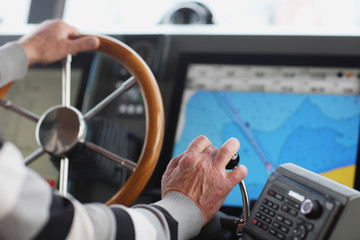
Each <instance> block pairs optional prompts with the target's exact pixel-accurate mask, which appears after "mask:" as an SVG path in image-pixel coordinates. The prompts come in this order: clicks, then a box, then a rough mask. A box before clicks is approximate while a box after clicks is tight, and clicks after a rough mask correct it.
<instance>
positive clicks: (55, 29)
mask: <svg viewBox="0 0 360 240" xmlns="http://www.w3.org/2000/svg"><path fill="white" fill-rule="evenodd" d="M78 34H80V32H79V30H77V29H76V28H74V27H72V26H70V25H68V24H66V23H65V22H63V21H62V20H60V19H56V20H46V21H44V22H42V23H41V24H40V25H39V26H38V27H37V29H36V30H35V31H34V32H32V33H30V34H28V35H25V36H23V37H22V38H20V39H19V40H18V43H19V44H21V45H22V46H23V48H24V49H25V52H26V56H27V58H28V63H29V65H30V66H31V65H33V64H35V63H42V64H48V63H52V62H55V61H58V60H61V59H63V58H65V56H67V55H68V54H71V55H76V54H77V53H78V52H82V51H90V50H94V49H96V48H98V47H99V45H100V40H99V39H98V38H96V37H90V36H89V37H81V38H76V39H73V37H74V36H76V35H78Z"/></svg>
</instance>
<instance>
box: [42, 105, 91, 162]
mask: <svg viewBox="0 0 360 240" xmlns="http://www.w3.org/2000/svg"><path fill="white" fill-rule="evenodd" d="M84 138H85V122H84V120H83V116H82V114H81V113H80V112H79V111H78V110H77V109H76V108H74V107H71V106H70V107H63V106H55V107H52V108H50V109H49V110H47V111H46V112H45V113H44V114H43V115H42V116H41V118H40V120H39V122H38V124H37V126H36V140H37V142H38V144H39V145H40V146H41V147H42V148H43V149H44V151H46V152H48V153H49V154H51V155H54V156H61V157H64V156H66V153H68V152H69V151H70V150H71V149H72V148H73V147H75V146H76V145H77V144H78V143H79V142H82V141H83V140H84Z"/></svg>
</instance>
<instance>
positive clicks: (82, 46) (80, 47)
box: [71, 36, 100, 55]
mask: <svg viewBox="0 0 360 240" xmlns="http://www.w3.org/2000/svg"><path fill="white" fill-rule="evenodd" d="M99 46H100V40H99V38H97V37H93V36H85V37H79V38H76V39H74V40H72V51H71V52H72V54H73V55H75V54H77V53H78V52H85V51H91V50H95V49H97V48H98V47H99Z"/></svg>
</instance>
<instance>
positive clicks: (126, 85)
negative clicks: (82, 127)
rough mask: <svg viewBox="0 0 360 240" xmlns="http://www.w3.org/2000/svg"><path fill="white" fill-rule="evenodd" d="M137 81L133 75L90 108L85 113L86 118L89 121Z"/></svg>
mask: <svg viewBox="0 0 360 240" xmlns="http://www.w3.org/2000/svg"><path fill="white" fill-rule="evenodd" d="M135 83H136V81H135V78H134V77H133V76H132V77H130V78H129V79H127V80H126V81H125V82H123V83H122V84H121V85H120V87H118V88H117V89H116V90H115V91H113V92H112V93H111V94H110V95H108V96H107V97H106V98H104V99H103V100H102V101H101V102H99V103H98V104H97V105H96V106H95V107H93V108H92V109H90V110H89V111H88V112H87V113H85V114H84V119H85V120H86V121H87V120H89V119H91V118H92V117H93V116H95V115H96V114H97V113H98V112H100V111H101V110H102V109H103V108H104V107H106V106H107V105H108V104H109V103H111V102H112V101H113V100H114V99H115V98H117V97H118V96H119V95H121V94H123V93H124V92H126V91H127V90H128V89H130V88H131V87H132V86H134V84H135Z"/></svg>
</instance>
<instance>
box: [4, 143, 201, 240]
mask: <svg viewBox="0 0 360 240" xmlns="http://www.w3.org/2000/svg"><path fill="white" fill-rule="evenodd" d="M0 195H1V202H0V239H4V240H6V239H19V240H23V239H24V240H25V239H55V240H57V239H59V240H60V239H69V240H72V239H76V240H82V239H84V240H85V239H86V240H101V239H109V240H112V239H129V240H131V239H135V240H141V239H146V240H152V239H154V240H155V239H156V240H158V239H160V240H162V239H174V240H176V239H179V240H182V239H189V238H191V237H193V236H195V235H196V234H197V233H198V232H199V231H200V227H201V213H200V210H199V209H198V208H197V207H196V205H195V204H194V203H193V202H192V201H191V200H190V199H189V198H187V197H186V196H185V195H182V194H180V193H170V194H168V195H167V196H166V197H165V198H164V199H163V200H161V201H159V202H157V203H155V204H153V205H137V206H134V207H132V208H127V207H124V206H122V205H113V206H111V207H108V206H106V205H104V204H101V203H91V204H81V203H80V202H78V201H77V200H76V199H74V198H72V197H71V196H69V197H64V196H60V195H59V194H58V193H57V192H53V191H52V189H51V188H50V187H49V186H48V184H47V183H46V182H45V181H44V180H43V179H42V178H41V177H40V176H39V175H38V174H36V173H35V172H33V171H32V170H30V169H28V168H26V167H25V166H24V164H23V162H22V156H21V154H20V152H19V151H18V150H17V148H16V147H15V146H14V145H13V144H11V143H8V142H5V143H4V144H3V147H2V148H1V150H0Z"/></svg>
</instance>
